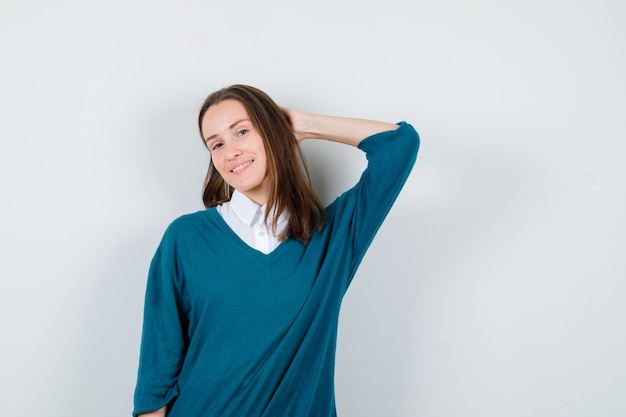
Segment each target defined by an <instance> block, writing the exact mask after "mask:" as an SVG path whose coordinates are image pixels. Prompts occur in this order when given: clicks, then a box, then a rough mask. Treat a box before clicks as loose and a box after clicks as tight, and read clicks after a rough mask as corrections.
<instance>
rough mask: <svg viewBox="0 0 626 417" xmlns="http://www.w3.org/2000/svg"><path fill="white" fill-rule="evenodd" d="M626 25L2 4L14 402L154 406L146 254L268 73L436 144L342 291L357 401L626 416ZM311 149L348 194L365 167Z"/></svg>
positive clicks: (3, 323)
mask: <svg viewBox="0 0 626 417" xmlns="http://www.w3.org/2000/svg"><path fill="white" fill-rule="evenodd" d="M624 22H626V3H624V2H623V1H618V0H613V1H611V0H594V1H591V0H573V1H565V0H525V1H521V0H514V1H506V0H503V1H495V0H494V1H487V0H476V1H472V2H469V1H462V0H443V1H437V2H435V1H416V2H413V1H401V0H389V1H381V2H362V1H357V0H334V1H328V0H320V1H316V2H297V1H286V0H285V1H276V0H268V1H252V0H241V1H225V0H221V1H211V0H202V1H200V0H184V1H136V0H124V1H120V0H110V1H107V2H95V1H94V2H88V1H78V0H74V1H72V0H65V1H62V0H57V1H53V2H51V1H43V0H33V1H19V2H18V1H13V0H3V1H2V3H1V4H0V59H1V65H0V118H1V123H0V202H1V210H2V215H1V216H0V249H1V250H0V276H1V280H0V334H1V335H2V342H1V344H0V349H1V350H0V353H1V354H0V369H1V370H2V371H1V373H0V375H1V376H0V404H2V411H1V412H0V413H1V414H2V415H6V416H28V417H30V416H39V415H46V416H59V417H61V416H63V417H67V416H79V415H89V416H98V417H110V416H124V415H130V412H131V409H132V394H133V389H134V384H135V377H136V369H137V360H138V353H139V340H140V332H141V319H142V308H143V294H144V289H145V281H146V275H147V270H148V264H149V262H150V259H151V257H152V255H153V253H154V250H155V249H156V246H157V244H158V242H159V240H160V238H161V236H162V233H163V231H164V230H165V228H166V226H167V225H168V224H169V222H170V221H172V220H173V219H174V218H176V217H178V216H179V215H181V214H184V213H188V212H192V211H196V210H200V209H201V208H202V206H201V201H200V189H201V185H202V180H203V178H204V174H205V169H206V165H207V162H208V156H207V153H206V151H205V150H204V148H203V145H202V143H201V141H200V138H199V136H198V133H197V130H196V115H197V111H198V108H199V106H200V104H201V102H202V100H203V99H204V97H205V96H206V95H207V94H208V93H210V92H211V91H213V90H215V89H217V88H221V87H224V86H227V85H229V84H233V83H246V84H251V85H255V86H257V87H259V88H261V89H263V90H265V91H266V92H267V93H268V94H270V95H271V96H272V97H273V98H274V99H275V100H276V101H277V102H279V103H280V104H282V105H285V106H290V107H294V108H298V109H301V110H304V111H310V112H318V113H326V114H334V115H343V116H352V117H363V118H373V119H381V120H388V121H393V122H397V121H400V120H406V121H408V122H410V123H411V124H413V125H414V126H415V128H416V129H417V130H418V132H419V133H420V135H421V137H422V147H421V150H420V154H419V156H418V161H417V164H416V166H415V169H414V171H413V172H412V174H411V177H410V178H409V180H408V182H407V184H406V187H405V189H404V191H403V193H402V194H401V196H400V197H399V199H398V201H397V203H396V205H395V206H394V208H393V209H392V211H391V213H390V215H389V217H388V219H387V221H386V223H385V224H384V225H383V226H382V228H381V230H380V232H379V235H378V237H377V238H376V240H375V241H374V243H373V245H372V247H371V249H370V252H369V253H368V255H367V256H366V258H365V260H364V261H363V263H362V266H361V269H360V271H359V273H358V275H357V277H356V279H355V281H354V284H353V286H352V288H351V289H350V291H349V292H348V294H347V296H346V298H345V301H344V304H343V309H342V315H341V323H340V335H339V347H338V353H337V372H336V385H337V402H338V411H339V415H340V416H341V417H394V416H398V417H417V416H426V417H459V416H463V417H474V416H475V417H479V416H480V417H486V416H494V417H496V416H498V417H500V416H507V417H516V416H519V417H527V416H550V417H583V416H585V417H586V416H602V417H624V416H625V415H626V401H624V388H625V387H626V356H625V355H624V352H626V303H625V302H624V299H625V294H626V280H625V278H626V256H625V249H626V221H624V213H625V212H626V188H625V182H626V168H625V164H624V163H623V162H622V159H623V155H624V153H625V152H626V145H625V141H626V77H624V74H626V53H625V51H626V25H625V24H624ZM304 148H305V152H306V155H307V159H309V161H310V164H311V169H312V171H313V174H314V175H313V177H314V181H315V184H316V186H317V187H318V188H319V191H320V193H321V195H322V196H323V199H324V200H325V201H326V202H329V201H331V200H332V199H333V198H334V197H335V196H336V195H338V194H339V193H341V192H342V191H344V190H345V189H347V188H348V187H350V186H351V185H352V184H354V182H356V180H357V178H358V177H359V175H360V172H361V170H362V169H363V168H364V166H365V161H364V157H363V155H362V154H361V152H360V151H358V150H355V149H351V148H348V147H343V146H341V145H336V144H330V143H321V142H320V141H310V142H307V143H305V145H304ZM373 204H375V202H373Z"/></svg>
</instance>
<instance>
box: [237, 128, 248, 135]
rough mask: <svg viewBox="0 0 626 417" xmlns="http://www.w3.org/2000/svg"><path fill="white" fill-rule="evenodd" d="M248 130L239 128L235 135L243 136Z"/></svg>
mask: <svg viewBox="0 0 626 417" xmlns="http://www.w3.org/2000/svg"><path fill="white" fill-rule="evenodd" d="M248 132H249V130H248V129H239V130H238V131H237V136H243V135H245V134H246V133H248Z"/></svg>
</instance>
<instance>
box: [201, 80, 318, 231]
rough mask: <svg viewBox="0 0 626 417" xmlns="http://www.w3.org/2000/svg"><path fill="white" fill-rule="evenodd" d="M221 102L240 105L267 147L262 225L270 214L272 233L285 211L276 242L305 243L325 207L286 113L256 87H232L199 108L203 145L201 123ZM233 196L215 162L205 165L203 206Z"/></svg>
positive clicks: (214, 94) (217, 94)
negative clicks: (286, 221)
mask: <svg viewBox="0 0 626 417" xmlns="http://www.w3.org/2000/svg"><path fill="white" fill-rule="evenodd" d="M224 100H237V101H239V102H240V103H241V104H243V106H244V108H245V109H246V111H247V112H248V116H249V117H250V119H251V121H252V124H253V125H254V127H255V128H256V129H257V131H258V132H259V134H260V136H261V139H262V140H263V145H264V146H265V154H266V156H267V179H268V182H269V196H268V200H267V210H266V211H265V219H264V221H265V222H266V223H267V221H268V216H269V215H270V213H274V216H273V218H272V219H271V223H270V224H271V227H272V228H273V230H274V232H276V224H277V221H278V216H279V215H280V214H281V213H282V212H283V211H285V210H286V212H287V213H288V214H289V224H288V227H287V228H286V229H285V231H284V232H283V233H282V234H281V235H280V236H279V239H280V240H285V239H287V238H288V237H290V236H291V237H294V238H296V239H298V240H300V241H301V242H303V243H308V241H309V239H310V238H311V235H312V234H313V232H314V231H315V229H316V228H321V227H322V226H323V224H324V220H325V217H326V216H325V212H324V206H323V205H322V202H321V201H320V198H319V197H318V195H317V194H316V193H315V190H313V186H312V185H311V179H310V176H309V172H308V169H307V167H306V162H305V160H304V157H303V155H302V150H301V149H300V145H299V143H298V140H297V139H296V136H295V134H294V133H293V130H292V127H291V124H290V123H289V120H288V118H287V116H286V114H285V113H284V112H283V111H282V110H281V108H280V107H279V106H278V105H277V104H276V103H275V102H274V101H273V100H272V99H271V98H270V97H269V96H268V95H267V94H265V93H264V92H263V91H261V90H259V89H258V88H255V87H251V86H248V85H242V84H235V85H231V86H230V87H226V88H223V89H221V90H218V91H215V92H214V93H212V94H210V95H209V96H208V97H207V98H206V100H205V101H204V103H203V104H202V107H201V108H200V114H199V115H198V128H199V129H200V136H201V137H202V142H203V143H204V136H203V133H202V119H203V118H204V115H205V113H206V112H207V110H208V109H209V107H211V106H213V105H215V104H218V103H220V102H222V101H224ZM205 145H206V144H205ZM233 191H234V189H233V187H231V186H230V185H228V184H227V183H226V181H224V179H223V178H222V176H221V175H220V174H219V172H217V170H216V169H215V166H214V165H213V162H212V161H211V162H209V169H208V171H207V175H206V178H205V180H204V186H203V187H202V201H203V202H204V206H205V207H206V208H209V207H213V206H216V205H218V204H222V203H224V202H226V201H229V200H230V197H231V195H232V192H233Z"/></svg>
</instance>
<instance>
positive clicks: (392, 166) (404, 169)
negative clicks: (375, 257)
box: [347, 122, 420, 284]
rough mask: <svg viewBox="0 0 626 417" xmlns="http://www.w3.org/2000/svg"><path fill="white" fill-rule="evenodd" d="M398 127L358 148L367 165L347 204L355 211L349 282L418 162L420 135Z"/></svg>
mask: <svg viewBox="0 0 626 417" xmlns="http://www.w3.org/2000/svg"><path fill="white" fill-rule="evenodd" d="M398 124H399V127H398V128H397V129H395V130H390V131H386V132H381V133H377V134H375V135H372V136H369V137H367V138H365V139H363V140H362V141H361V142H360V143H359V145H358V147H359V149H361V150H363V151H365V153H366V157H367V161H368V165H367V168H366V169H365V171H364V172H363V174H362V175H361V179H360V180H359V182H358V184H357V185H356V186H355V187H354V188H353V189H352V190H350V191H349V192H348V193H347V194H348V200H350V203H347V204H348V205H349V206H351V207H350V208H351V211H352V213H351V219H350V225H349V232H348V235H349V236H350V237H351V239H352V240H351V243H352V260H351V265H350V275H349V277H350V278H349V279H351V278H352V276H353V275H354V274H355V272H356V269H357V267H358V265H359V264H360V262H361V260H362V258H363V256H364V255H365V252H366V251H367V249H368V248H369V246H370V244H371V242H372V240H373V238H374V236H375V234H376V232H377V231H378V229H379V228H380V226H381V224H382V222H383V220H384V219H385V217H386V216H387V214H388V213H389V210H390V209H391V206H392V205H393V203H394V202H395V200H396V198H397V197H398V194H399V193H400V190H401V189H402V187H403V186H404V184H405V182H406V180H407V178H408V176H409V174H410V173H411V170H412V168H413V165H414V164H415V160H416V158H417V151H418V149H419V145H420V139H419V135H418V134H417V132H416V131H415V129H414V128H413V127H412V126H411V125H410V124H408V123H406V122H400V123H398ZM348 211H350V210H348ZM348 284H349V282H348Z"/></svg>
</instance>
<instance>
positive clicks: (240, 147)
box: [202, 100, 268, 205]
mask: <svg viewBox="0 0 626 417" xmlns="http://www.w3.org/2000/svg"><path fill="white" fill-rule="evenodd" d="M202 135H203V137H204V140H205V142H206V145H207V147H208V149H209V151H210V152H211V161H212V162H213V166H215V169H216V170H217V172H219V174H220V175H221V176H222V178H223V179H224V181H226V182H227V183H228V184H229V185H230V186H231V187H233V188H235V189H236V190H239V191H240V192H242V193H244V194H245V195H246V196H247V197H248V198H250V199H251V200H252V201H254V202H255V203H257V204H259V205H263V204H265V203H267V196H268V184H267V182H268V181H267V158H266V154H265V146H264V145H263V140H262V139H261V135H260V134H259V133H258V131H257V130H256V129H255V127H254V125H253V124H252V120H250V116H248V112H247V111H246V109H245V107H244V106H243V104H241V103H240V102H239V101H237V100H224V101H221V102H219V103H218V104H214V105H212V106H211V107H209V108H208V110H207V111H206V113H205V114H204V117H203V118H202Z"/></svg>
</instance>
